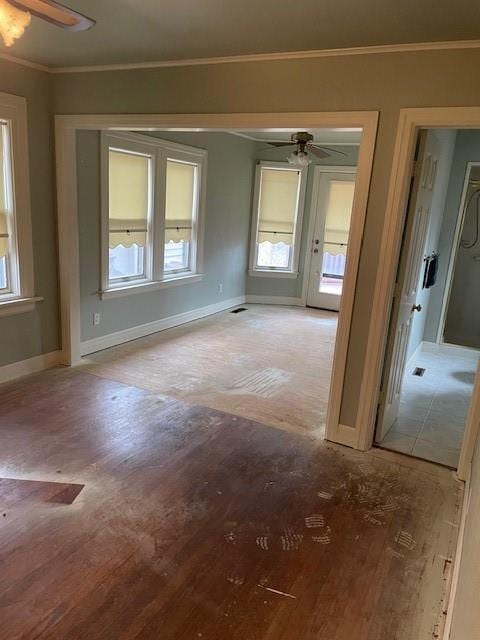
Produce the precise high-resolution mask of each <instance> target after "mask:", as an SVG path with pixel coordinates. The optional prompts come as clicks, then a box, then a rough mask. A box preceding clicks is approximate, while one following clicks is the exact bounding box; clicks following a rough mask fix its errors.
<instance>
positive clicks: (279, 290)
mask: <svg viewBox="0 0 480 640" xmlns="http://www.w3.org/2000/svg"><path fill="white" fill-rule="evenodd" d="M265 146H266V145H265V142H259V143H257V152H256V158H257V160H275V161H278V162H282V161H284V160H285V158H286V157H287V156H288V153H290V151H291V150H289V151H285V149H281V148H280V149H275V148H272V149H271V150H270V149H265ZM329 146H330V147H331V148H336V147H335V146H333V145H329ZM338 149H339V150H340V151H342V152H343V153H346V154H347V155H346V156H343V155H340V154H332V156H331V157H330V158H325V159H324V160H320V159H317V158H315V159H314V160H312V163H311V164H310V165H309V167H308V177H307V189H306V192H305V208H304V215H303V225H302V237H301V244H300V256H299V262H298V272H299V273H298V278H296V279H291V278H273V277H268V278H261V277H259V276H247V293H249V294H253V295H260V296H282V297H288V298H300V297H301V295H302V287H303V281H304V277H305V274H304V265H305V255H306V251H307V244H308V239H307V234H308V225H309V222H310V207H311V203H312V190H313V173H314V166H315V165H343V166H345V165H347V166H353V167H354V166H356V165H357V161H358V149H359V148H358V146H354V145H352V146H348V147H347V146H345V147H344V146H341V147H338ZM307 278H308V274H307Z"/></svg>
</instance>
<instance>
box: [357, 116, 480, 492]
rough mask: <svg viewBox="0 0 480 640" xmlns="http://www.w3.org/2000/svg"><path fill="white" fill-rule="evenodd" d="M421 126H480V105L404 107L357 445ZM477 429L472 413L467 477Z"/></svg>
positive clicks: (379, 353)
mask: <svg viewBox="0 0 480 640" xmlns="http://www.w3.org/2000/svg"><path fill="white" fill-rule="evenodd" d="M421 128H427V129H442V128H443V129H480V107H427V108H408V109H401V110H400V117H399V122H398V128H397V136H396V141H395V148H394V155H393V165H392V171H391V175H390V186H389V192H388V199H387V207H386V211H385V224H384V228H383V233H382V239H381V246H380V255H379V261H378V264H379V265H382V268H379V269H378V271H377V277H376V281H375V293H374V301H373V305H372V308H373V309H375V313H374V314H372V316H371V319H370V325H369V333H368V342H367V349H366V358H365V364H364V369H363V377H362V386H361V390H360V403H359V408H358V413H357V420H356V429H357V432H358V440H357V446H358V448H359V449H368V448H370V447H371V446H372V444H373V438H374V433H375V420H376V413H377V406H378V397H379V393H380V384H381V376H382V371H383V363H384V356H385V346H386V340H387V335H388V330H389V321H390V308H391V301H392V298H393V289H394V285H395V276H396V271H397V265H398V260H399V256H400V247H401V240H402V234H403V227H404V223H405V218H406V208H407V199H408V194H409V186H410V177H411V172H412V167H413V162H414V153H415V145H416V141H417V134H418V131H419V130H420V129H421ZM478 395H480V385H478V384H476V385H475V387H474V392H473V395H472V405H475V406H476V405H477V403H478V402H479V398H478V397H477V396H478ZM471 416H472V412H470V414H469V417H471ZM477 431H478V424H477V423H475V421H474V420H471V419H469V420H468V421H467V425H466V428H465V435H464V440H463V444H462V451H461V453H460V462H459V466H458V469H457V475H458V477H459V478H460V479H461V480H465V479H466V477H467V476H468V468H469V466H470V463H471V460H472V457H473V447H474V443H475V440H476V434H477Z"/></svg>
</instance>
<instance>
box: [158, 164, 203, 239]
mask: <svg viewBox="0 0 480 640" xmlns="http://www.w3.org/2000/svg"><path fill="white" fill-rule="evenodd" d="M196 169H197V167H196V165H194V164H186V163H184V162H175V161H173V160H167V187H166V198H165V242H190V240H191V238H192V226H193V207H194V203H195V172H196Z"/></svg>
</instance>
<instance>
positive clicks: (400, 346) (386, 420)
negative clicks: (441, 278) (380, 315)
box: [375, 132, 439, 442]
mask: <svg viewBox="0 0 480 640" xmlns="http://www.w3.org/2000/svg"><path fill="white" fill-rule="evenodd" d="M438 153H439V149H438V142H437V138H436V137H435V136H434V135H432V134H430V133H428V132H421V134H420V137H419V145H418V151H417V158H416V163H415V166H416V167H419V168H420V170H419V171H414V176H413V180H412V188H411V192H410V199H409V205H408V215H407V220H406V226H405V232H404V237H403V246H402V252H401V257H400V264H399V270H398V274H397V283H396V286H395V297H394V301H393V307H392V317H391V320H390V331H389V336H388V341H387V349H386V355H385V364H384V373H383V382H382V391H381V394H380V407H379V414H378V424H377V431H376V438H375V439H376V440H377V442H381V441H382V439H383V438H384V437H385V435H386V434H387V432H388V430H389V429H390V427H391V426H392V425H393V423H394V422H395V420H396V418H397V416H398V410H399V405H400V397H401V392H402V383H403V377H404V373H405V366H406V358H407V348H408V340H409V337H410V330H411V325H412V317H413V314H414V313H421V312H422V307H421V305H417V293H418V289H419V286H421V285H420V274H421V272H422V271H423V257H424V251H425V243H426V238H427V231H428V223H429V218H430V208H431V205H432V196H433V190H434V186H435V178H436V170H437V163H438Z"/></svg>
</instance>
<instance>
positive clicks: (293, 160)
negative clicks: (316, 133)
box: [287, 150, 311, 167]
mask: <svg viewBox="0 0 480 640" xmlns="http://www.w3.org/2000/svg"><path fill="white" fill-rule="evenodd" d="M287 160H288V162H289V163H290V164H293V165H295V166H296V167H306V166H308V165H309V164H310V163H311V160H310V158H309V157H308V153H307V152H306V151H297V150H295V151H292V153H291V154H290V155H289V156H288V158H287Z"/></svg>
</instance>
